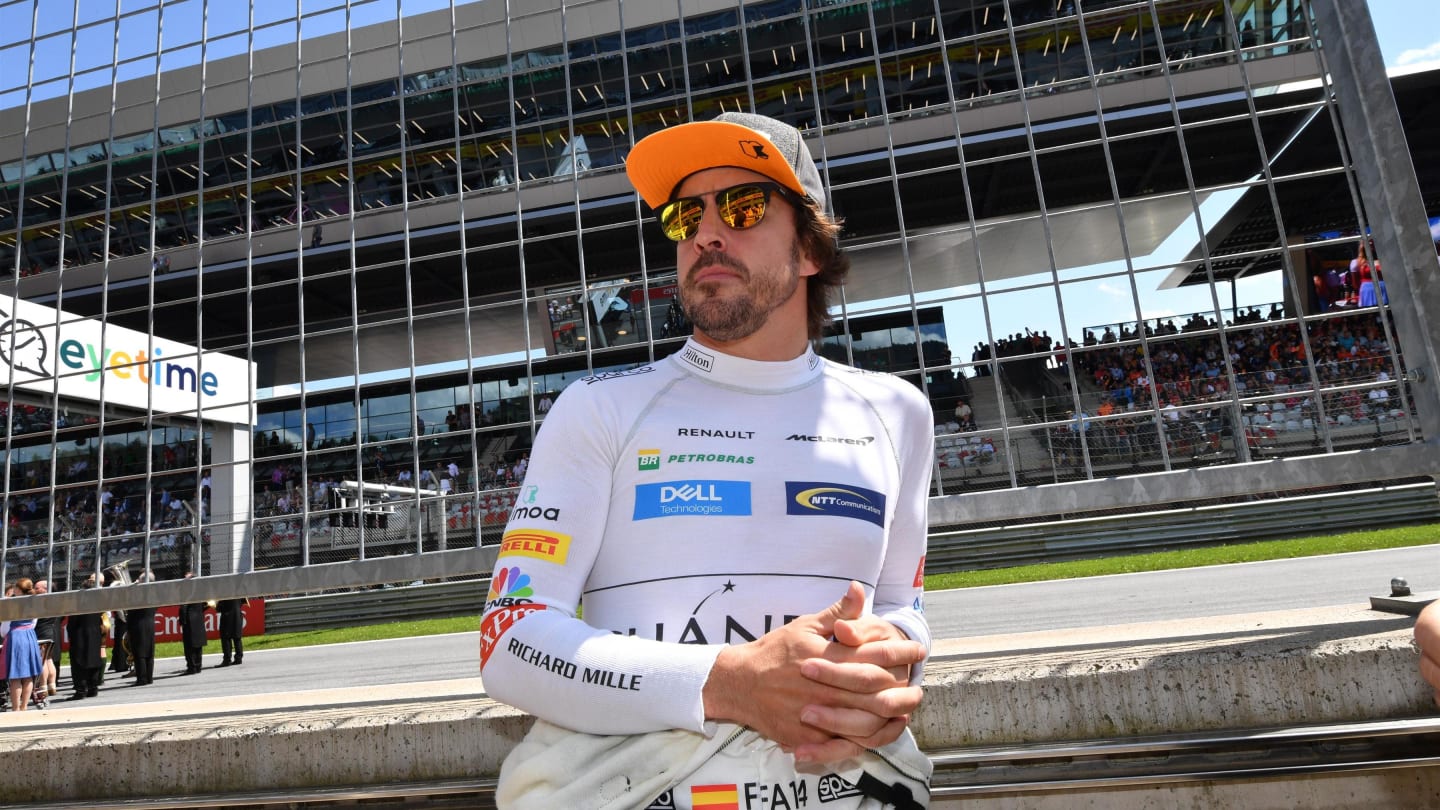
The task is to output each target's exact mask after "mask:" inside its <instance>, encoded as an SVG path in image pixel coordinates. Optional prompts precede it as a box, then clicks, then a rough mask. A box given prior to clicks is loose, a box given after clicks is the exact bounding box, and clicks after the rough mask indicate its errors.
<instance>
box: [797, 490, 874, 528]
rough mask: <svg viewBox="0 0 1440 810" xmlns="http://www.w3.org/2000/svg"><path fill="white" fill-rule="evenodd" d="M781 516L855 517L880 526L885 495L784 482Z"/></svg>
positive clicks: (867, 491)
mask: <svg viewBox="0 0 1440 810" xmlns="http://www.w3.org/2000/svg"><path fill="white" fill-rule="evenodd" d="M785 514H787V515H812V516H813V515H831V516H834V517H847V518H856V519H859V520H863V521H865V522H867V523H874V524H875V525H876V526H884V525H885V495H884V494H882V493H879V492H876V491H875V490H873V489H865V488H864V487H852V486H843V485H841V484H827V483H822V482H818V481H786V482H785Z"/></svg>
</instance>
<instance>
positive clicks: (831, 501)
mask: <svg viewBox="0 0 1440 810" xmlns="http://www.w3.org/2000/svg"><path fill="white" fill-rule="evenodd" d="M626 170H627V172H628V174H629V176H630V179H631V181H632V182H633V183H634V184H635V186H636V188H637V190H638V191H639V192H640V195H641V197H642V198H644V200H645V201H646V202H647V203H648V204H649V205H650V206H652V207H653V208H655V209H657V212H658V218H659V221H660V227H661V229H662V231H663V232H664V233H665V235H666V236H667V237H669V238H670V239H671V240H673V241H674V242H675V243H676V265H677V275H678V277H679V278H678V283H679V289H680V297H681V301H682V304H683V306H684V308H685V313H686V316H687V319H688V320H689V321H690V322H691V323H692V325H693V327H694V334H693V337H692V338H691V339H690V340H689V342H687V343H686V345H685V346H684V347H683V348H682V349H681V351H679V352H678V353H676V354H674V355H673V356H671V357H669V358H666V359H664V360H662V361H659V362H657V363H654V364H652V365H650V366H645V367H642V368H638V369H633V370H630V371H625V372H617V373H610V374H603V375H597V376H593V377H587V378H584V379H582V380H580V381H578V382H577V383H576V384H574V385H571V386H570V387H569V388H568V389H566V391H565V392H564V393H563V394H562V395H561V396H560V398H559V399H558V400H557V401H556V403H555V405H554V407H553V408H552V409H551V411H550V413H549V415H548V417H547V418H546V421H545V426H544V428H543V429H542V430H540V431H539V433H538V435H537V438H536V442H535V445H534V448H533V450H532V451H531V454H530V464H529V468H528V472H527V475H526V478H525V486H524V487H523V488H522V489H521V496H520V498H519V500H518V501H517V503H516V507H515V510H514V512H513V513H512V514H511V518H510V523H509V525H508V527H507V531H506V533H505V536H504V540H503V541H502V545H501V550H500V556H499V559H498V561H497V564H496V570H495V575H494V577H493V579H492V586H491V589H490V595H489V598H488V599H487V602H486V610H485V614H484V616H483V619H482V622H481V651H480V657H481V667H482V670H483V674H484V678H485V686H486V689H487V691H488V693H489V694H490V695H491V696H492V697H495V698H497V699H499V700H503V701H506V702H509V703H511V704H513V705H515V706H517V707H519V708H521V709H523V710H525V711H528V712H530V713H532V714H534V715H536V716H537V717H539V718H540V722H537V723H536V725H535V728H534V730H533V731H532V733H531V734H530V736H529V737H527V739H526V741H525V742H524V743H522V744H521V745H520V746H518V747H517V748H516V749H515V750H514V751H513V752H512V754H511V756H510V757H509V758H507V760H506V763H505V766H504V768H503V770H502V773H501V780H500V786H499V789H498V792H497V801H498V803H499V804H500V805H502V806H512V805H513V806H516V807H522V806H551V807H562V806H580V803H581V801H582V799H583V800H584V801H587V802H589V801H593V798H592V797H593V796H594V795H597V794H599V793H609V791H611V790H623V791H624V793H625V794H626V795H625V801H624V804H625V805H626V806H634V807H645V806H647V803H652V802H653V804H651V805H650V806H653V807H689V806H692V805H693V806H718V805H716V803H717V802H719V803H721V804H724V803H728V804H729V806H735V805H736V803H737V802H738V801H740V799H739V798H738V797H739V796H741V795H742V794H743V795H744V796H746V797H747V798H746V799H745V800H744V801H745V802H746V804H748V805H749V806H757V807H758V806H760V804H761V799H760V796H761V795H762V794H763V796H764V800H765V801H766V802H769V804H770V806H786V805H788V806H792V807H797V806H804V805H805V804H806V803H807V802H808V801H814V800H816V799H817V798H818V797H820V796H822V795H823V796H824V797H825V798H826V799H827V804H826V807H827V808H830V809H831V810H838V808H849V807H860V806H874V804H873V801H875V800H879V801H882V802H886V803H892V804H896V805H898V806H905V807H911V806H923V805H921V804H919V803H918V801H907V800H906V799H905V797H906V796H913V797H916V799H917V800H923V799H925V798H926V797H928V778H929V762H928V760H927V759H926V758H925V757H924V756H923V755H922V754H920V753H919V751H918V749H917V748H916V746H915V744H914V740H913V738H911V737H910V735H909V733H908V732H907V731H906V730H905V725H906V723H907V722H908V716H909V714H910V712H912V711H913V710H914V709H915V708H916V706H917V705H918V704H919V700H920V689H919V686H918V683H919V679H920V667H921V664H922V663H923V660H924V658H925V656H926V654H927V649H928V646H929V629H928V627H927V625H926V623H925V619H924V615H923V613H922V612H921V595H922V583H921V576H922V574H923V564H924V553H925V535H926V515H925V508H926V499H927V495H928V492H929V489H930V469H931V464H932V460H933V444H934V439H933V436H934V431H933V428H932V425H931V411H930V407H929V404H928V402H927V401H926V400H925V398H924V397H923V396H922V395H921V394H920V392H919V391H918V390H917V389H915V388H914V387H913V386H912V385H910V384H909V383H906V382H903V381H901V380H899V379H897V378H894V377H890V376H887V375H878V374H871V373H867V372H863V371H859V370H856V369H851V368H847V367H843V366H839V365H835V364H832V363H829V362H827V361H825V360H823V359H821V358H820V357H818V356H817V355H816V354H815V353H814V351H813V350H812V347H811V345H810V342H809V341H811V340H815V339H817V338H818V337H819V336H820V333H821V329H822V327H823V326H824V323H825V320H826V317H827V308H828V295H829V293H830V292H831V291H832V290H833V289H835V288H836V287H838V286H839V285H840V283H841V282H842V281H843V278H844V274H845V272H846V270H847V269H848V264H849V262H848V259H847V258H846V257H845V256H844V255H843V254H842V253H840V251H839V249H838V247H837V245H836V241H835V239H836V235H837V233H838V231H839V226H838V224H836V223H834V222H832V221H831V220H830V219H829V218H828V217H827V216H826V215H825V213H824V206H825V194H824V189H823V187H822V186H821V182H820V176H819V173H818V171H817V170H816V167H815V164H814V162H813V161H812V160H811V158H810V155H809V152H808V151H807V149H806V147H805V145H804V143H803V142H802V141H801V139H800V134H799V132H798V131H797V130H795V129H794V128H793V127H790V126H788V125H786V124H783V123H781V122H779V121H775V120H773V119H769V118H763V117H760V116H754V115H744V114H735V113H727V114H725V115H722V116H720V118H718V119H716V120H714V121H707V122H703V123H691V124H685V125H682V126H678V127H675V128H672V129H667V130H663V131H661V132H659V133H656V134H654V135H651V136H650V137H649V138H646V139H645V140H643V141H641V142H640V143H639V144H638V145H637V146H636V147H635V149H634V150H632V152H631V153H630V156H629V159H628V163H627V166H626ZM582 603H583V610H584V620H583V621H582V620H581V619H579V618H576V613H577V610H579V609H580V608H581V607H582ZM561 727H563V728H561ZM576 732H583V734H576ZM588 735H609V736H588ZM622 735H628V736H622ZM882 746H883V747H885V752H884V754H885V755H884V756H883V757H882V756H880V755H877V754H875V753H872V752H871V749H876V748H880V747H882ZM617 785H618V786H623V788H616V786H617ZM866 792H868V793H869V794H871V795H870V796H867V795H864V793H866ZM806 797H809V798H806ZM872 797H874V798H872ZM832 799H833V800H834V801H833V802H829V801H828V800H832ZM614 800H615V801H616V802H617V803H619V802H620V799H619V798H615V799H614ZM862 802H872V804H866V805H862V804H861V803H862Z"/></svg>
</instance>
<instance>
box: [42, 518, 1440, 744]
mask: <svg viewBox="0 0 1440 810" xmlns="http://www.w3.org/2000/svg"><path fill="white" fill-rule="evenodd" d="M1393 576H1404V577H1406V578H1407V579H1408V580H1409V582H1410V586H1411V588H1412V589H1414V590H1415V591H1417V592H1422V591H1440V545H1432V546H1418V547H1414V548H1404V549H1391V550H1385V551H1365V552H1355V553H1349V554H1334V555H1328V556H1323V557H1306V558H1301V559H1295V560H1275V561H1270V562H1258V563H1243V564H1238V565H1224V566H1211V567H1206V568H1189V569H1181V570H1175V571H1157V572H1151V573H1139V574H1119V575H1114V576H1106V577H1091V578H1086V579H1076V580H1060V581H1052V582H1037V583H1025V584H1017V585H997V586H991V587H984V588H966V589H961V590H952V591H936V592H931V593H927V594H926V596H925V600H926V605H925V607H926V615H927V616H929V618H930V624H931V629H932V631H933V633H934V635H935V637H936V638H962V637H969V636H985V635H996V634H1002V633H1020V632H1028V631H1034V630H1060V629H1065V628H1070V627H1090V626H1100V625H1112V624H1129V623H1133V622H1145V621H1158V620H1163V619H1187V618H1201V617H1207V616H1223V615H1231V614H1240V613H1255V612H1264V611H1271V610H1290V609H1295V608H1306V607H1324V606H1327V605H1343V604H1357V603H1358V604H1368V603H1369V598H1370V597H1371V596H1376V595H1386V594H1388V593H1389V587H1390V579H1391V577H1393ZM206 652H207V654H206V656H205V668H204V670H203V671H202V672H201V673H200V674H198V675H191V676H186V675H181V674H180V673H181V672H183V671H184V669H185V666H184V660H183V659H181V658H167V659H160V660H157V661H156V662H155V683H154V684H151V685H149V686H142V687H135V686H131V685H130V684H131V680H130V679H127V678H123V677H116V674H115V673H110V675H109V677H108V678H107V679H106V682H105V684H104V685H103V686H101V687H100V693H99V695H98V696H96V697H93V698H86V699H84V700H81V701H70V700H67V699H66V696H67V695H68V694H69V690H68V687H69V671H68V667H67V668H66V669H65V671H63V672H62V673H61V681H60V685H61V692H60V694H59V695H57V696H56V697H55V698H53V699H52V701H51V704H50V708H49V709H48V711H50V712H63V711H64V710H65V709H66V708H67V707H72V706H74V707H80V706H87V707H88V706H118V705H124V704H135V716H137V717H143V716H145V706H144V704H146V703H151V702H157V701H173V700H187V699H191V698H224V697H241V696H244V695H259V694H272V693H303V692H307V691H311V690H320V689H333V688H351V687H373V688H374V689H375V690H376V697H377V698H383V697H396V696H401V695H404V694H405V692H406V690H415V693H416V694H423V690H424V689H425V688H426V686H425V684H426V683H427V682H433V681H445V680H451V679H460V678H474V677H476V676H477V675H478V670H479V637H478V633H475V632H471V633H455V634H451V635H444V636H426V637H423V638H404V639H391V640H385V641H365V642H356V643H351V644H331V645H325V646H319V647H298V648H290V649H283V650H256V651H252V652H250V653H247V654H246V656H245V663H244V664H243V665H241V666H238V667H234V666H232V667H225V668H219V667H217V666H216V665H217V664H219V663H220V654H219V645H218V643H217V642H213V641H212V642H211V643H210V646H209V647H207V648H206ZM240 705H243V702H242V703H241V704H240ZM237 708H238V706H237Z"/></svg>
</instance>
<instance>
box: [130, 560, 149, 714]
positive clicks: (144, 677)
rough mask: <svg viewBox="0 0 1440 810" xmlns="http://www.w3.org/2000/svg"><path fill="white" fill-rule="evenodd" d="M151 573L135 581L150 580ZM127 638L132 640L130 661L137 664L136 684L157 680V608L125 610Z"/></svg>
mask: <svg viewBox="0 0 1440 810" xmlns="http://www.w3.org/2000/svg"><path fill="white" fill-rule="evenodd" d="M150 579H151V576H150V574H148V573H142V574H141V575H140V576H139V577H138V578H137V579H136V580H135V582H136V583H137V584H138V583H141V582H149V581H150ZM125 626H126V628H127V629H126V638H127V639H128V640H129V641H130V661H131V663H132V664H134V666H135V685H136V686H145V685H146V684H151V683H154V682H155V608H153V607H148V608H135V609H134V610H127V611H126V612H125Z"/></svg>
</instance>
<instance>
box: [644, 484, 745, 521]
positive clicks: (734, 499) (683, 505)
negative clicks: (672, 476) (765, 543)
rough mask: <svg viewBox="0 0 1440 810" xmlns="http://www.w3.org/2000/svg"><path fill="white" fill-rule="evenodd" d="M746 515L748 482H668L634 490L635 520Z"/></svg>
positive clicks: (646, 485) (647, 485)
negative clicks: (688, 516)
mask: <svg viewBox="0 0 1440 810" xmlns="http://www.w3.org/2000/svg"><path fill="white" fill-rule="evenodd" d="M748 514H750V482H749V481H668V482H666V483H663V484H639V485H637V486H636V487H635V513H634V519H635V520H649V519H650V518H659V517H675V516H678V515H696V516H701V517H711V516H715V515H748Z"/></svg>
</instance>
